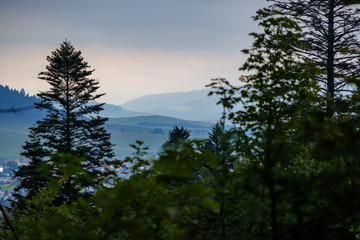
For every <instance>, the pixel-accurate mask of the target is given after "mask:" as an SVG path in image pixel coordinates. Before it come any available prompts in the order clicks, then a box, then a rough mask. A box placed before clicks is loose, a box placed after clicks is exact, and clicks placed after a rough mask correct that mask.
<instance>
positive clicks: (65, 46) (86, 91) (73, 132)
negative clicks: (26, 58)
mask: <svg viewBox="0 0 360 240" xmlns="http://www.w3.org/2000/svg"><path fill="white" fill-rule="evenodd" d="M47 60H48V62H49V64H48V65H47V66H46V71H44V72H40V73H39V76H38V78H39V79H41V80H45V81H46V82H47V83H49V84H50V86H51V88H50V90H49V91H45V92H40V93H39V94H37V96H38V97H39V98H40V99H41V102H40V103H36V104H35V105H36V108H38V109H40V110H44V111H46V112H47V116H46V118H44V119H43V120H40V121H38V122H37V124H36V127H34V128H32V133H31V134H30V141H29V142H26V144H25V146H24V153H23V155H24V156H26V157H28V158H30V159H31V160H32V163H31V164H30V165H29V166H24V167H21V168H20V169H19V171H18V172H17V173H16V177H17V178H19V179H20V180H21V184H20V185H19V187H18V188H17V190H25V191H26V192H28V197H30V196H31V195H32V193H33V192H34V191H36V190H37V189H39V188H41V187H42V186H43V184H42V182H41V183H39V184H38V183H35V182H36V179H37V178H38V175H39V172H37V171H36V170H35V165H38V163H39V161H46V162H47V163H48V164H50V165H51V163H52V158H51V156H49V153H52V154H70V155H72V156H75V157H82V158H83V159H84V161H83V162H82V163H81V166H82V168H83V170H84V171H85V172H86V173H87V174H89V175H90V176H91V177H92V179H91V181H90V180H89V181H87V180H86V179H83V182H81V183H80V185H81V187H80V188H79V187H77V188H73V189H72V191H74V192H78V193H80V192H81V193H84V194H85V193H86V192H87V191H84V189H85V188H88V187H90V188H92V187H94V184H96V182H97V181H100V180H101V179H102V177H104V176H106V175H108V174H110V172H107V171H102V170H101V167H102V166H104V165H107V164H109V161H110V159H111V158H113V157H114V154H113V151H112V144H111V143H110V134H109V133H108V132H107V131H106V130H105V128H104V123H105V122H106V121H107V118H104V117H101V116H99V115H98V114H99V112H100V111H101V110H103V107H102V106H103V105H104V104H103V103H96V102H95V101H96V100H97V99H98V98H100V97H101V96H103V95H104V94H96V91H97V90H98V88H99V83H98V82H97V81H95V80H94V79H92V78H90V75H91V74H92V72H93V71H94V70H91V69H89V65H88V63H87V62H85V61H84V59H83V57H82V56H81V52H80V51H76V50H75V49H74V47H73V46H72V45H71V43H70V42H69V41H64V42H63V43H62V44H61V45H60V48H58V49H56V50H55V51H53V52H52V54H51V56H48V57H47ZM35 136H36V137H35ZM40 153H41V154H40ZM70 155H69V156H70ZM55 172H56V171H55ZM52 175H55V176H56V175H57V174H56V173H55V174H54V172H53V174H52ZM57 177H58V176H57ZM94 180H95V181H94ZM63 188H64V191H63V193H64V194H63V196H62V197H61V199H62V200H61V201H64V202H69V201H72V200H73V199H69V198H70V197H69V196H68V194H67V193H68V192H69V188H71V186H70V185H69V183H67V186H63ZM65 188H66V189H65ZM74 192H73V193H72V194H71V195H72V196H76V195H77V194H75V193H74ZM67 198H68V199H67Z"/></svg>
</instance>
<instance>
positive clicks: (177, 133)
mask: <svg viewBox="0 0 360 240" xmlns="http://www.w3.org/2000/svg"><path fill="white" fill-rule="evenodd" d="M189 138H190V130H188V129H186V128H184V127H181V128H179V127H178V126H175V127H173V129H171V130H170V131H169V135H168V139H167V140H166V142H165V143H164V146H170V145H173V144H176V143H178V142H179V141H187V140H189Z"/></svg>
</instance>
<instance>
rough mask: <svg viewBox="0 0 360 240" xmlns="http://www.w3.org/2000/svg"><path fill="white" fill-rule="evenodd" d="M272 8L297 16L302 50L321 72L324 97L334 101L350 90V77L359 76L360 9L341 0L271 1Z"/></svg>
mask: <svg viewBox="0 0 360 240" xmlns="http://www.w3.org/2000/svg"><path fill="white" fill-rule="evenodd" d="M270 1H272V2H274V4H273V8H274V9H277V10H279V11H282V12H285V13H289V14H291V15H295V16H296V17H298V20H297V21H298V23H299V25H300V26H301V27H302V28H303V33H302V41H303V42H304V43H305V44H306V47H305V48H299V49H298V51H299V52H301V53H303V54H304V55H305V56H306V57H307V58H308V59H309V60H310V61H312V62H313V63H315V64H316V66H317V67H319V68H320V69H321V70H322V71H321V73H320V74H318V76H317V81H318V83H319V86H320V87H321V88H322V93H323V95H326V94H329V96H330V98H331V99H335V98H337V97H339V92H344V91H350V90H351V86H350V85H349V84H347V81H346V80H347V78H353V77H355V76H359V74H360V67H359V64H358V58H359V56H360V54H359V52H358V51H357V50H358V49H359V48H360V41H359V37H358V32H359V31H360V17H359V13H360V11H359V9H357V8H354V7H347V6H345V5H344V2H350V1H344V2H343V1H342V0H270Z"/></svg>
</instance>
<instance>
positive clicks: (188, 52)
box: [0, 0, 268, 104]
mask: <svg viewBox="0 0 360 240" xmlns="http://www.w3.org/2000/svg"><path fill="white" fill-rule="evenodd" d="M267 5H268V3H267V1H266V0H221V1H219V0H101V1H100V0H62V1H55V0H0V84H2V85H8V86H9V87H11V88H16V89H19V90H20V89H21V88H24V89H25V91H26V92H28V93H30V94H31V95H33V94H36V93H38V92H39V91H46V90H47V89H49V85H48V84H47V83H46V82H45V81H43V80H39V79H38V78H37V75H38V73H39V72H41V71H44V70H45V66H46V65H47V63H48V62H47V61H46V56H48V55H50V54H51V52H52V51H54V50H55V49H56V48H58V47H59V46H60V44H61V42H63V41H64V40H69V41H71V43H72V44H73V45H74V47H75V49H76V50H80V51H81V52H82V56H83V57H84V59H85V61H87V62H88V63H89V65H90V66H91V68H93V69H95V71H94V73H93V75H92V77H93V78H95V79H96V80H97V81H99V83H100V89H99V92H102V93H106V95H105V96H103V97H102V99H101V100H102V101H103V102H106V103H111V104H122V103H124V102H126V101H128V100H131V99H133V98H136V97H140V96H143V95H147V94H155V93H165V92H179V91H190V90H198V89H203V88H204V87H205V85H206V84H209V83H210V82H211V79H213V78H218V77H225V78H227V79H228V80H230V81H231V82H232V83H234V84H236V83H237V79H238V78H239V76H240V72H239V71H238V68H239V67H240V66H241V64H242V63H243V62H244V61H245V59H246V56H244V55H243V54H241V52H240V50H241V49H244V48H248V47H250V45H251V43H252V38H251V37H249V36H248V34H249V33H250V32H253V31H258V28H257V24H256V23H255V22H253V20H252V16H254V15H255V14H256V10H257V9H259V8H261V7H264V6H267Z"/></svg>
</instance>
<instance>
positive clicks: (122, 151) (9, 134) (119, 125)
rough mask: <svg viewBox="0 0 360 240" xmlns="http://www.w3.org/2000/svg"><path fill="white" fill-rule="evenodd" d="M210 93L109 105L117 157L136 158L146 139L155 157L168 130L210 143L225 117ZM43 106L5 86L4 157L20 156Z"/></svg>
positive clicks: (0, 132) (0, 129) (1, 90)
mask: <svg viewBox="0 0 360 240" xmlns="http://www.w3.org/2000/svg"><path fill="white" fill-rule="evenodd" d="M208 91H209V90H207V89H205V90H198V91H191V92H179V93H165V94H155V95H148V96H144V97H141V98H137V99H134V100H131V101H129V102H127V103H125V104H123V105H122V106H117V105H112V104H105V105H104V111H102V112H101V115H102V116H106V117H109V121H108V123H107V124H106V128H107V129H108V131H109V132H110V133H111V140H112V142H113V143H114V144H115V147H114V151H115V154H116V155H117V156H118V157H124V156H128V155H130V154H131V153H132V149H131V147H129V144H131V143H134V142H135V141H136V140H142V141H144V142H145V145H147V146H149V147H150V151H149V154H150V155H156V154H157V153H158V152H159V150H160V148H161V146H162V144H163V143H164V142H165V140H166V139H167V135H168V131H169V130H170V129H172V127H174V126H176V125H177V126H184V127H185V128H187V129H189V130H190V131H191V137H192V138H195V139H204V138H207V137H208V133H209V132H210V131H211V128H212V126H213V125H214V122H216V121H217V120H218V119H219V118H220V116H221V107H219V106H216V101H217V100H216V98H214V97H212V98H208V97H207V94H208ZM37 101H40V100H39V99H38V98H37V97H35V96H29V95H28V94H26V93H25V90H23V89H22V90H20V91H19V90H15V89H10V88H9V87H7V86H2V85H0V158H17V157H20V152H21V151H22V148H21V146H22V145H23V144H24V141H25V140H26V139H27V135H28V128H29V127H30V126H32V125H33V124H35V122H36V120H40V119H42V118H44V117H45V115H46V114H45V113H44V112H42V111H39V110H38V109H35V108H34V103H35V102H37ZM195 120H203V121H195ZM210 122H211V123H210Z"/></svg>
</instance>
